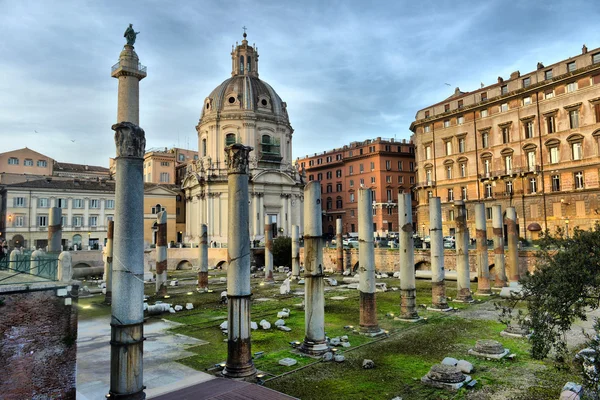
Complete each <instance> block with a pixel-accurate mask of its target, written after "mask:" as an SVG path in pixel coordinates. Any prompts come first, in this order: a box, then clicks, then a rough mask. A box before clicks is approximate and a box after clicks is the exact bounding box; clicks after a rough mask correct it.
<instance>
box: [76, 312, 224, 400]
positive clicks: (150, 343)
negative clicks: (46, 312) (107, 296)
mask: <svg viewBox="0 0 600 400" xmlns="http://www.w3.org/2000/svg"><path fill="white" fill-rule="evenodd" d="M177 325H178V324H177V323H174V322H171V321H166V320H151V321H150V322H148V323H145V324H144V336H145V337H146V341H145V342H144V384H145V385H146V396H147V398H153V397H156V396H159V395H162V394H165V393H168V392H172V391H175V390H178V389H182V388H185V387H188V386H191V385H195V384H198V383H201V382H206V381H208V380H211V379H215V378H214V376H212V375H209V374H206V373H204V372H200V371H196V370H194V369H192V368H189V367H186V366H184V365H182V364H179V363H177V362H175V360H178V359H181V358H184V357H187V356H191V355H192V354H193V353H191V352H189V351H187V350H186V349H187V348H188V347H190V346H196V345H201V344H207V343H208V342H205V341H202V340H199V339H194V338H191V337H189V336H185V335H179V334H173V333H170V332H168V329H170V328H172V327H174V326H177ZM109 341H110V316H104V317H101V318H95V319H92V320H84V321H80V322H79V337H78V339H77V399H78V400H97V399H104V396H105V394H107V393H108V389H109V385H110V344H109Z"/></svg>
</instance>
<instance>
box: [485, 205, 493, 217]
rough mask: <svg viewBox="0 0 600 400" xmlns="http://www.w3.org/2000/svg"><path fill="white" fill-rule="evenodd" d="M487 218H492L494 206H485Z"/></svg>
mask: <svg viewBox="0 0 600 400" xmlns="http://www.w3.org/2000/svg"><path fill="white" fill-rule="evenodd" d="M485 219H492V207H486V208H485Z"/></svg>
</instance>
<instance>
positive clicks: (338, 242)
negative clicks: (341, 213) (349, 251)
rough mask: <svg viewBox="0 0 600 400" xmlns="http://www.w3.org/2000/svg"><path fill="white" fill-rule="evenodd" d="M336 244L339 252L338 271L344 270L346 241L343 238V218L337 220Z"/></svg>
mask: <svg viewBox="0 0 600 400" xmlns="http://www.w3.org/2000/svg"><path fill="white" fill-rule="evenodd" d="M335 246H336V252H337V272H338V273H340V274H341V273H342V272H344V242H343V239H342V219H341V218H338V219H336V220H335Z"/></svg>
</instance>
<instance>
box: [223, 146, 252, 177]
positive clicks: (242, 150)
mask: <svg viewBox="0 0 600 400" xmlns="http://www.w3.org/2000/svg"><path fill="white" fill-rule="evenodd" d="M252 150H253V148H252V147H250V146H244V145H243V144H239V143H235V144H232V145H231V146H227V147H226V148H225V164H226V165H227V173H228V174H247V173H248V166H249V162H248V159H249V154H250V152H251V151H252Z"/></svg>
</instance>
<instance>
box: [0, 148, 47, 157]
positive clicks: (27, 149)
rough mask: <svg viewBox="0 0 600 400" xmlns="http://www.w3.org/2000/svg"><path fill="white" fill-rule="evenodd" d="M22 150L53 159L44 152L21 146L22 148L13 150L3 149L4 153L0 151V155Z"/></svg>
mask: <svg viewBox="0 0 600 400" xmlns="http://www.w3.org/2000/svg"><path fill="white" fill-rule="evenodd" d="M23 150H25V151H28V152H30V153H34V154H37V155H38V156H40V157H44V158H47V159H49V160H52V159H53V158H52V157H48V156H47V155H45V154H42V153H39V152H37V151H35V150H31V149H30V148H29V147H23V148H21V149H15V150H11V151H5V152H4V153H0V156H1V155H3V154H10V153H16V152H17V151H23Z"/></svg>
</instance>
